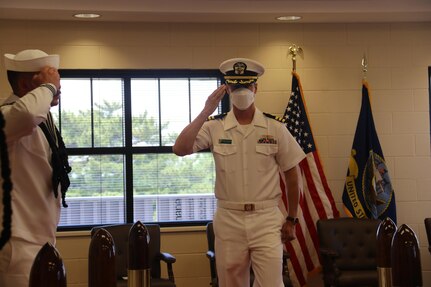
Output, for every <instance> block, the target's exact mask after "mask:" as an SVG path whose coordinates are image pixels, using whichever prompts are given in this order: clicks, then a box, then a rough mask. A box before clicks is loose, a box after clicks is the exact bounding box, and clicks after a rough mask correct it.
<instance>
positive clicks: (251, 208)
mask: <svg viewBox="0 0 431 287" xmlns="http://www.w3.org/2000/svg"><path fill="white" fill-rule="evenodd" d="M244 211H254V204H253V203H248V204H244Z"/></svg>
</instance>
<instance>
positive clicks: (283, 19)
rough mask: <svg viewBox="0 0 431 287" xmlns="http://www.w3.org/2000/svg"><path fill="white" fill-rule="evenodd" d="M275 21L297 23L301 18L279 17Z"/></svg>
mask: <svg viewBox="0 0 431 287" xmlns="http://www.w3.org/2000/svg"><path fill="white" fill-rule="evenodd" d="M275 19H277V20H279V21H298V20H301V19H302V17H301V16H280V17H277V18H275Z"/></svg>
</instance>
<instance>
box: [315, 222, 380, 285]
mask: <svg viewBox="0 0 431 287" xmlns="http://www.w3.org/2000/svg"><path fill="white" fill-rule="evenodd" d="M379 223H380V220H374V219H359V218H346V217H345V218H337V219H321V220H318V221H317V233H318V236H319V244H320V256H321V264H322V269H323V270H322V272H323V282H324V285H325V287H329V286H349V287H353V286H379V277H378V272H377V260H376V254H377V251H376V250H377V238H376V235H377V228H378V225H379Z"/></svg>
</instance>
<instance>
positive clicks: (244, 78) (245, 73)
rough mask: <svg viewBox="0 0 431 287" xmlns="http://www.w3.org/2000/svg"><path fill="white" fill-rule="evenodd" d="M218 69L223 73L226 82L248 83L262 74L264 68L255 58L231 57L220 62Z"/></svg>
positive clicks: (233, 83)
mask: <svg viewBox="0 0 431 287" xmlns="http://www.w3.org/2000/svg"><path fill="white" fill-rule="evenodd" d="M219 69H220V71H221V72H222V73H223V74H224V75H225V76H224V78H225V80H226V84H231V85H248V84H251V83H254V82H256V81H257V79H258V78H259V77H260V76H261V75H263V73H264V72H265V68H264V67H263V65H262V64H261V63H259V62H257V61H255V60H251V59H246V58H233V59H229V60H226V61H224V62H223V63H221V64H220V68H219Z"/></svg>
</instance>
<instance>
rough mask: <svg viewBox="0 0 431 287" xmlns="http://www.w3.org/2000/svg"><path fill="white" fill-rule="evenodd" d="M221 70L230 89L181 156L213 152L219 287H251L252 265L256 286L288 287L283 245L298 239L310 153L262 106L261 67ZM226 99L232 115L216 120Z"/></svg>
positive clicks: (212, 101)
mask: <svg viewBox="0 0 431 287" xmlns="http://www.w3.org/2000/svg"><path fill="white" fill-rule="evenodd" d="M220 71H221V72H222V73H223V74H224V75H225V80H226V85H222V86H220V87H219V88H217V89H216V90H215V91H214V92H213V93H212V94H211V95H210V96H209V97H208V99H207V101H206V103H205V107H204V108H203V110H202V111H201V113H200V114H199V115H198V116H197V117H196V119H194V120H193V121H192V122H191V123H190V124H189V125H188V126H187V127H186V128H185V129H184V130H183V131H182V132H181V134H180V135H179V136H178V138H177V140H176V142H175V145H174V146H173V151H174V152H175V153H176V154H177V155H180V156H184V155H188V154H191V153H194V152H197V151H199V150H202V149H206V148H210V149H211V151H212V153H213V156H214V160H215V166H216V184H215V196H216V198H217V206H218V208H217V211H216V214H215V215H214V232H215V252H216V258H217V273H218V279H219V286H220V287H246V286H249V284H250V266H252V268H253V271H254V274H255V281H254V286H255V287H256V286H260V287H268V286H271V287H282V286H283V282H282V256H283V242H284V241H287V240H292V239H294V238H295V223H296V221H297V218H296V215H297V209H298V201H299V193H300V189H301V186H300V172H299V168H298V164H299V162H300V161H301V160H302V159H303V158H304V157H305V154H304V152H303V151H302V149H301V148H300V146H299V145H298V144H297V142H296V141H295V139H294V138H293V137H292V135H291V134H290V133H289V131H288V130H287V128H286V126H285V125H283V124H282V123H280V122H279V121H278V120H277V118H276V117H274V116H271V115H269V114H265V113H262V112H261V111H260V110H258V109H257V108H256V107H255V105H254V99H255V96H256V92H257V83H256V81H257V79H258V77H259V76H261V75H262V74H263V73H264V67H263V66H262V65H261V64H260V63H258V62H256V61H254V60H251V59H245V58H234V59H230V60H227V61H225V62H223V63H222V64H221V65H220ZM226 92H227V93H228V94H229V95H230V100H231V103H232V110H231V111H230V112H228V113H227V114H225V115H220V116H216V117H209V116H210V115H211V114H212V113H213V112H214V111H215V109H216V108H217V106H218V105H219V102H220V100H221V99H222V98H223V96H224V94H225V93H226ZM280 171H281V172H282V173H283V174H284V176H285V179H286V185H287V198H288V202H289V210H288V215H289V216H288V217H287V218H284V216H283V215H282V213H281V211H280V210H279V208H278V203H279V200H280V198H281V196H282V191H281V189H280V176H279V174H280Z"/></svg>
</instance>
